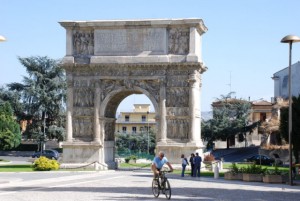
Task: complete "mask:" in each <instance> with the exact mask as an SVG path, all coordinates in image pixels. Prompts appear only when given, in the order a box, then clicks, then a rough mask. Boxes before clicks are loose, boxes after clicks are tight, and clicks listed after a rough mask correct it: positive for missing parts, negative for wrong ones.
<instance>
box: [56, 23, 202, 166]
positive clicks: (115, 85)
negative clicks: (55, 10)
mask: <svg viewBox="0 0 300 201" xmlns="http://www.w3.org/2000/svg"><path fill="white" fill-rule="evenodd" d="M60 24H61V26H63V27H64V28H65V29H66V56H65V57H64V59H63V67H64V68H65V70H66V75H67V84H68V90H67V125H66V128H67V134H66V140H65V141H64V142H63V159H62V161H63V164H62V165H65V166H80V165H82V164H89V163H92V162H96V163H95V164H97V168H99V169H107V168H114V166H115V161H114V150H115V149H114V146H115V144H114V133H115V131H114V128H115V126H114V124H115V116H116V110H117V107H118V105H119V104H120V102H121V101H122V100H123V99H124V98H126V97H127V96H129V95H131V94H145V95H146V96H147V97H148V98H149V99H150V100H151V101H152V103H153V106H154V108H155V111H156V113H157V115H156V121H157V130H158V132H157V136H156V141H157V146H156V150H157V151H158V150H162V151H165V153H166V155H167V156H168V159H169V160H170V161H171V162H179V158H180V155H181V154H182V153H183V154H186V155H189V154H190V153H192V152H195V151H198V152H199V153H200V154H202V149H203V143H202V140H201V109H200V99H201V93H200V92H201V74H202V73H203V72H204V71H205V70H206V67H205V66H204V64H203V62H202V57H201V54H202V50H201V37H202V34H203V33H205V32H206V31H207V28H206V27H205V25H204V23H203V21H202V20H201V19H157V20H124V21H117V20H112V21H63V22H60Z"/></svg>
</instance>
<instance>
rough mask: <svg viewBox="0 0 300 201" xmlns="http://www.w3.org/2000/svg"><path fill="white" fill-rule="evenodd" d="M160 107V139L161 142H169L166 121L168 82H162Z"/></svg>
mask: <svg viewBox="0 0 300 201" xmlns="http://www.w3.org/2000/svg"><path fill="white" fill-rule="evenodd" d="M159 97H160V99H159V107H160V136H159V138H158V139H160V141H161V142H166V140H167V120H166V115H167V111H166V82H165V80H160V91H159Z"/></svg>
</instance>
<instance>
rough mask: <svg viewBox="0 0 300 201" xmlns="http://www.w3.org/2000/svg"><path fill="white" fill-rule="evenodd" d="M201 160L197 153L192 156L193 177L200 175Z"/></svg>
mask: <svg viewBox="0 0 300 201" xmlns="http://www.w3.org/2000/svg"><path fill="white" fill-rule="evenodd" d="M201 162H202V158H201V156H199V153H198V152H197V153H196V156H195V158H194V163H195V168H194V172H193V173H194V177H196V175H197V177H200V169H201Z"/></svg>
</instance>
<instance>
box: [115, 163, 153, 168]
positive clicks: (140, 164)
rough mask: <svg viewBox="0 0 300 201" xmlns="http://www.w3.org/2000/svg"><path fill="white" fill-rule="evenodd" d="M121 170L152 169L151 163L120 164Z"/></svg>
mask: <svg viewBox="0 0 300 201" xmlns="http://www.w3.org/2000/svg"><path fill="white" fill-rule="evenodd" d="M119 167H120V168H150V167H151V163H119Z"/></svg>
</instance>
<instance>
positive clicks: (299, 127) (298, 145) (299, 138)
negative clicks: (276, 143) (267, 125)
mask: <svg viewBox="0 0 300 201" xmlns="http://www.w3.org/2000/svg"><path fill="white" fill-rule="evenodd" d="M288 117H289V108H288V107H282V108H281V109H280V127H279V129H280V133H281V136H282V137H283V138H284V139H285V140H286V141H287V142H289V132H288V130H289V126H288V124H289V122H288V121H289V118H288ZM292 147H293V153H294V156H295V159H296V161H295V162H296V163H299V151H300V95H299V96H298V97H293V98H292Z"/></svg>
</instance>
